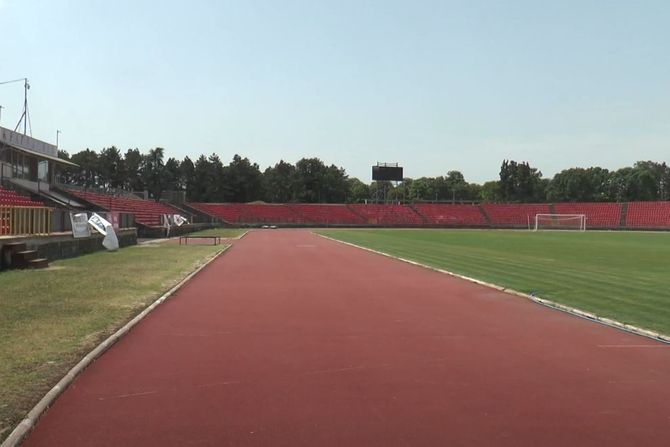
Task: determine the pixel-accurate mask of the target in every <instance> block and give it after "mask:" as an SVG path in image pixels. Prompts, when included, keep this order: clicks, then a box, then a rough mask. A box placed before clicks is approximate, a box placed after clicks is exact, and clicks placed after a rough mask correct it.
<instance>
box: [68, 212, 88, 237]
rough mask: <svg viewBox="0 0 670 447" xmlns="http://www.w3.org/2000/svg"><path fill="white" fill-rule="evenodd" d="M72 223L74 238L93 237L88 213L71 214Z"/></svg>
mask: <svg viewBox="0 0 670 447" xmlns="http://www.w3.org/2000/svg"><path fill="white" fill-rule="evenodd" d="M70 223H71V224H72V236H73V237H75V238H80V237H89V236H90V235H91V227H89V226H88V216H87V215H86V213H76V214H75V213H70Z"/></svg>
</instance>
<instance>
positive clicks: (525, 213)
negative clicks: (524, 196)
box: [482, 203, 551, 228]
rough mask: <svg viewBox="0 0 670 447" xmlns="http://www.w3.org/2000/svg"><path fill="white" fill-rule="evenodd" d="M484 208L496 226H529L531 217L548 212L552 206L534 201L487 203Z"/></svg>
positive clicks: (492, 223)
mask: <svg viewBox="0 0 670 447" xmlns="http://www.w3.org/2000/svg"><path fill="white" fill-rule="evenodd" d="M482 209H483V210H484V212H485V213H486V214H487V215H488V216H489V218H490V219H491V225H493V226H494V227H514V228H518V227H524V228H527V227H528V222H529V219H530V220H533V219H535V215H536V214H548V213H550V212H551V211H550V210H551V208H550V207H549V205H547V204H534V203H523V204H522V203H486V204H484V205H482Z"/></svg>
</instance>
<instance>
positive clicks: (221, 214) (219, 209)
mask: <svg viewBox="0 0 670 447" xmlns="http://www.w3.org/2000/svg"><path fill="white" fill-rule="evenodd" d="M188 205H189V206H190V207H192V208H194V209H196V210H198V211H200V212H203V213H206V214H209V215H210V216H213V217H216V218H217V219H221V220H223V221H225V222H228V223H235V224H238V223H239V224H294V225H299V224H307V223H310V222H309V220H307V219H306V218H305V217H303V216H301V215H299V214H297V213H296V212H295V211H293V210H292V209H291V208H290V207H289V206H288V205H285V204H254V203H189V204H188Z"/></svg>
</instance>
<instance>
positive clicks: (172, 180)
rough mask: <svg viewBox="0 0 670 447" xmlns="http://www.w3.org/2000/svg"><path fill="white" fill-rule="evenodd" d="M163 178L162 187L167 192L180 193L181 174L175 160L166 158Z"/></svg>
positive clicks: (177, 162)
mask: <svg viewBox="0 0 670 447" xmlns="http://www.w3.org/2000/svg"><path fill="white" fill-rule="evenodd" d="M163 176H164V177H165V178H164V181H165V184H164V187H165V189H166V190H168V191H181V190H182V187H181V173H180V170H179V161H178V160H176V159H175V158H172V157H170V158H168V160H167V161H166V162H165V169H164V174H163Z"/></svg>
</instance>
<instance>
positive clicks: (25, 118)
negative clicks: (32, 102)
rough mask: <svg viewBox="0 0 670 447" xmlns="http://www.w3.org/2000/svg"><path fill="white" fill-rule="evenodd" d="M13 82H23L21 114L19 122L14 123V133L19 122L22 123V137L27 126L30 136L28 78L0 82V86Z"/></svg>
mask: <svg viewBox="0 0 670 447" xmlns="http://www.w3.org/2000/svg"><path fill="white" fill-rule="evenodd" d="M14 82H23V113H22V114H21V118H19V122H18V123H16V127H15V128H14V132H16V131H17V130H18V129H19V127H20V126H21V122H23V135H26V134H27V133H28V126H30V135H31V136H32V134H33V126H32V124H30V113H28V90H30V84H29V83H28V78H19V79H12V80H11V81H3V82H0V85H3V84H12V83H14Z"/></svg>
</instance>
